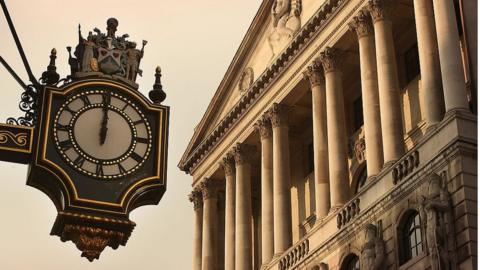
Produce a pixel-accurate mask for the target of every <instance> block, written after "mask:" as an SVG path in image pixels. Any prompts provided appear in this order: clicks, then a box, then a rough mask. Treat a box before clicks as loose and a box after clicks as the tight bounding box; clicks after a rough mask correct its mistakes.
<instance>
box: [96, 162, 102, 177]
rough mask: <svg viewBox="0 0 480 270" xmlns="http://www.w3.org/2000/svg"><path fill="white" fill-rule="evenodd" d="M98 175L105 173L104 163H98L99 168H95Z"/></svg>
mask: <svg viewBox="0 0 480 270" xmlns="http://www.w3.org/2000/svg"><path fill="white" fill-rule="evenodd" d="M95 174H96V175H103V165H102V164H101V163H97V168H96V170H95Z"/></svg>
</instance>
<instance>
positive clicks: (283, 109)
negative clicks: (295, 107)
mask: <svg viewBox="0 0 480 270" xmlns="http://www.w3.org/2000/svg"><path fill="white" fill-rule="evenodd" d="M290 109H291V108H290V106H287V105H283V104H278V103H273V105H272V107H271V108H270V109H269V110H268V117H269V118H270V121H271V122H272V127H274V128H276V127H280V126H288V112H289V111H290Z"/></svg>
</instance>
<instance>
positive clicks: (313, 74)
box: [303, 58, 325, 88]
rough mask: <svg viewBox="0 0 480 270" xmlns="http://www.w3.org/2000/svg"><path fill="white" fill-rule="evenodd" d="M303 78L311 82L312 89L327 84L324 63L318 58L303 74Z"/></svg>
mask: <svg viewBox="0 0 480 270" xmlns="http://www.w3.org/2000/svg"><path fill="white" fill-rule="evenodd" d="M303 77H304V78H305V79H306V80H308V81H309V82H310V87H312V88H313V87H314V86H316V85H321V84H325V76H323V69H322V62H321V61H320V59H318V58H316V59H315V60H313V62H312V64H311V65H310V66H308V67H307V70H305V71H304V72H303Z"/></svg>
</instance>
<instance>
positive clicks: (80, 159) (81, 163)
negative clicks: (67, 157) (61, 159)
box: [73, 155, 85, 167]
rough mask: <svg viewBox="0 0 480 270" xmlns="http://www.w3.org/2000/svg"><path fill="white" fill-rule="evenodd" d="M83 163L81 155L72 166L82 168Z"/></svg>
mask: <svg viewBox="0 0 480 270" xmlns="http://www.w3.org/2000/svg"><path fill="white" fill-rule="evenodd" d="M83 163H85V158H84V157H82V156H81V155H78V157H77V158H76V159H75V160H74V161H73V164H74V165H77V166H78V167H83Z"/></svg>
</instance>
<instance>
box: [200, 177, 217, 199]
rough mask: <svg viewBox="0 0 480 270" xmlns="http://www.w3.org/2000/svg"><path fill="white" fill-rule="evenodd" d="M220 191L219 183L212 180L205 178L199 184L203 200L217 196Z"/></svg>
mask: <svg viewBox="0 0 480 270" xmlns="http://www.w3.org/2000/svg"><path fill="white" fill-rule="evenodd" d="M219 189H220V181H218V180H216V179H212V178H205V179H204V180H203V182H201V183H200V190H201V191H202V197H203V200H204V201H205V200H208V199H210V198H213V197H214V196H216V195H217V191H218V190H219Z"/></svg>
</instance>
